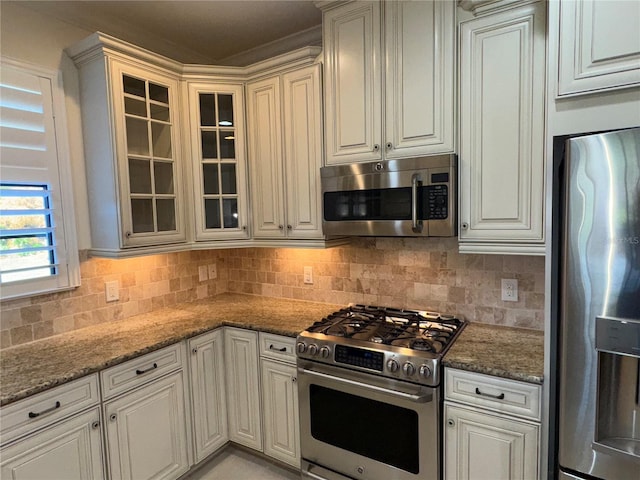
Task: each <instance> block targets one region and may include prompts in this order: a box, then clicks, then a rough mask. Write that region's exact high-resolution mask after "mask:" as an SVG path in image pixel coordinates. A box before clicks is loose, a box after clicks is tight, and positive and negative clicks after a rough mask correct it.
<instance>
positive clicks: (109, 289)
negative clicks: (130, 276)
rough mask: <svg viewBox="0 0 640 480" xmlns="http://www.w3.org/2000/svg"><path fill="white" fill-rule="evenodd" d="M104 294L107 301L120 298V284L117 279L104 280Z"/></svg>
mask: <svg viewBox="0 0 640 480" xmlns="http://www.w3.org/2000/svg"><path fill="white" fill-rule="evenodd" d="M104 296H105V299H106V301H107V302H115V301H116V300H119V299H120V285H119V284H118V281H117V280H113V281H112V282H104Z"/></svg>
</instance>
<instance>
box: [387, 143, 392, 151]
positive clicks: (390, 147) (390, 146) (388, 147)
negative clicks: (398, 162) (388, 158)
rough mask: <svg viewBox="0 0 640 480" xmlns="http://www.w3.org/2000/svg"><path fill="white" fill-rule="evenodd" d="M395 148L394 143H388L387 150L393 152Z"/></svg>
mask: <svg viewBox="0 0 640 480" xmlns="http://www.w3.org/2000/svg"><path fill="white" fill-rule="evenodd" d="M392 148H393V143H391V142H387V150H391V149H392Z"/></svg>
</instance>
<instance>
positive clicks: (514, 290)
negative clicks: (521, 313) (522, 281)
mask: <svg viewBox="0 0 640 480" xmlns="http://www.w3.org/2000/svg"><path fill="white" fill-rule="evenodd" d="M502 300H503V301H505V302H517V301H518V280H516V279H515V278H503V279H502Z"/></svg>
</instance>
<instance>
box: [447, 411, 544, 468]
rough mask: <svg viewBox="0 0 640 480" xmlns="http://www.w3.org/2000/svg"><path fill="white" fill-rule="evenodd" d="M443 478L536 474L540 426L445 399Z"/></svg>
mask: <svg viewBox="0 0 640 480" xmlns="http://www.w3.org/2000/svg"><path fill="white" fill-rule="evenodd" d="M444 415H445V419H446V422H447V426H446V429H445V443H444V448H445V458H446V460H445V477H444V478H445V479H446V480H458V479H465V480H466V479H478V480H489V479H490V480H507V479H509V480H516V479H524V480H534V479H537V478H538V473H537V472H538V435H539V427H538V426H537V425H534V424H531V423H525V422H522V421H517V420H512V419H509V418H508V417H501V416H498V415H490V414H487V413H485V412H482V411H480V410H473V409H469V408H461V407H457V406H453V405H450V404H446V403H445V408H444Z"/></svg>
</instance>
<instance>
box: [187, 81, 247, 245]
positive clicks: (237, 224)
mask: <svg viewBox="0 0 640 480" xmlns="http://www.w3.org/2000/svg"><path fill="white" fill-rule="evenodd" d="M188 97H189V120H190V135H191V158H192V161H193V163H192V165H191V168H192V172H193V179H194V184H195V185H194V188H193V195H194V197H193V203H194V214H195V239H196V240H197V241H202V240H205V241H206V240H238V239H247V238H249V229H248V209H247V203H248V196H247V188H246V183H247V172H246V170H247V169H246V151H245V150H246V149H245V128H244V126H245V119H244V102H243V86H242V84H225V83H212V82H188Z"/></svg>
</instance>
